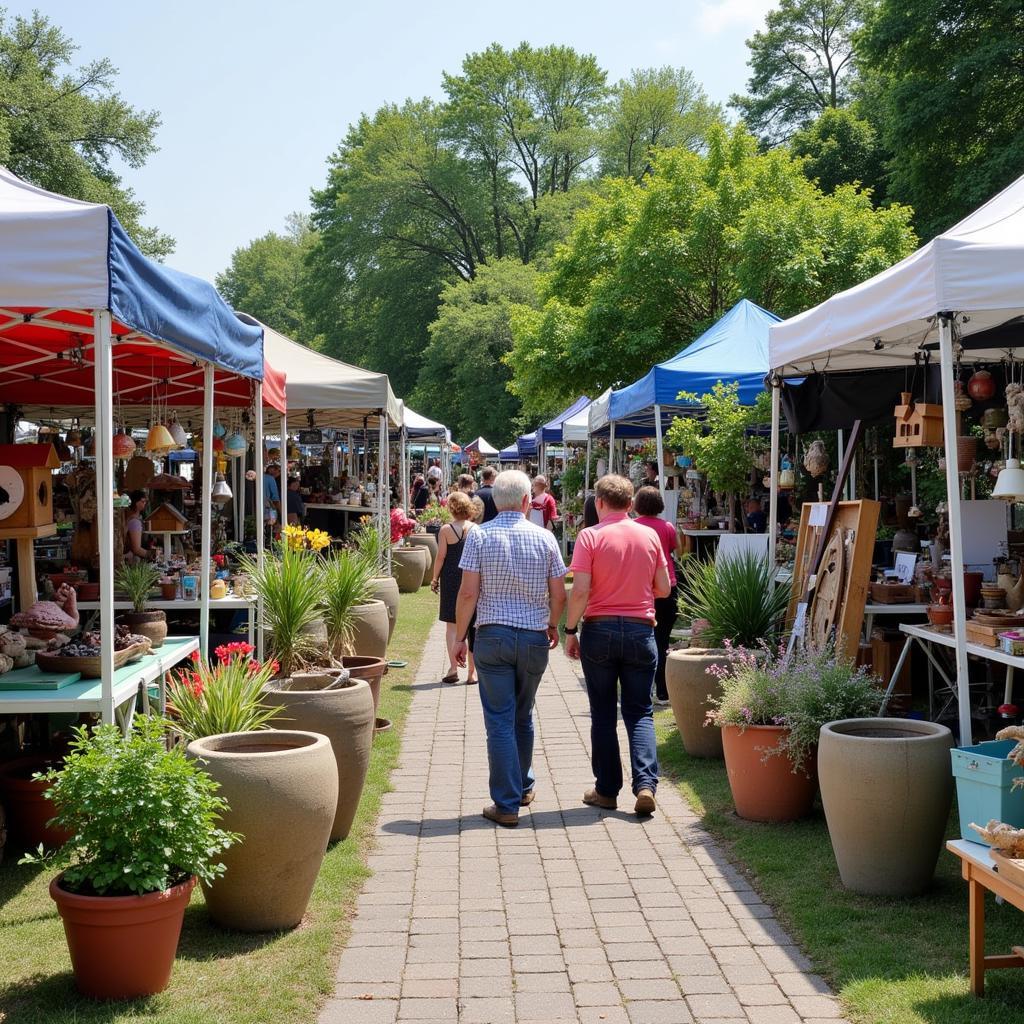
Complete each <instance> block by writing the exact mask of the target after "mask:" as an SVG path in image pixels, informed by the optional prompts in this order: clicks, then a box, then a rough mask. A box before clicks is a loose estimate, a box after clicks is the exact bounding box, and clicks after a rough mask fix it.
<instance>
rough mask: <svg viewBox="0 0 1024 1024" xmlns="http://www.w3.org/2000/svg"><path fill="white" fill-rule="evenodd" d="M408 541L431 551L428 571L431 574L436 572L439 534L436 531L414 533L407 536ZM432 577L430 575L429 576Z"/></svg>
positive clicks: (428, 577) (414, 545)
mask: <svg viewBox="0 0 1024 1024" xmlns="http://www.w3.org/2000/svg"><path fill="white" fill-rule="evenodd" d="M406 541H407V542H408V543H409V544H411V545H412V546H413V547H424V548H426V549H427V551H429V552H430V562H429V564H428V565H427V572H428V573H430V574H431V575H432V574H433V572H434V563H435V562H436V561H437V534H436V533H413V534H411V535H410V536H409V537H407V538H406ZM427 579H428V580H429V579H430V576H429V575H428V576H427Z"/></svg>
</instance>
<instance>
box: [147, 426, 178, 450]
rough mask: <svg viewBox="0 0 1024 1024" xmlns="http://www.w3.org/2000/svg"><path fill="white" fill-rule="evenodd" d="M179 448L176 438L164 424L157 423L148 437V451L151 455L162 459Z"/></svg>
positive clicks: (150, 429) (151, 428)
mask: <svg viewBox="0 0 1024 1024" xmlns="http://www.w3.org/2000/svg"><path fill="white" fill-rule="evenodd" d="M177 447H178V445H177V443H176V442H175V440H174V438H173V437H171V435H170V432H169V431H168V429H167V428H166V427H165V426H164V425H163V424H162V423H156V424H154V425H153V426H152V427H150V428H149V433H148V434H147V435H146V451H147V452H149V454H150V455H154V456H156V457H158V458H162V457H163V456H164V455H166V454H167V453H168V452H172V451H174V450H175V449H176V448H177Z"/></svg>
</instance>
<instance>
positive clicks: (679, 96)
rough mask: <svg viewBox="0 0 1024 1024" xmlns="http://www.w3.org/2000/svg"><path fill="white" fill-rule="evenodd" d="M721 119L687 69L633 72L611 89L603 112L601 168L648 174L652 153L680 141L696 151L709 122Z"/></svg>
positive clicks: (717, 107)
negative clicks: (609, 97) (609, 99)
mask: <svg viewBox="0 0 1024 1024" xmlns="http://www.w3.org/2000/svg"><path fill="white" fill-rule="evenodd" d="M724 120H725V113H724V111H723V110H722V108H721V106H720V105H719V104H717V103H712V102H711V101H710V100H709V99H708V97H707V94H706V93H705V92H704V89H703V88H702V86H701V85H700V84H699V83H698V82H697V80H696V79H695V78H694V77H693V73H692V72H690V71H687V70H686V68H678V69H676V68H668V67H664V68H649V69H643V70H637V71H634V72H633V73H632V74H631V75H630V77H629V78H628V79H623V80H622V81H620V82H619V83H618V84H617V85H615V87H614V88H613V89H612V98H611V101H610V102H609V103H608V105H607V109H606V111H605V116H604V131H603V137H602V140H601V173H602V174H606V175H615V176H621V177H627V178H638V179H639V178H642V177H644V176H645V175H647V174H650V172H651V168H652V164H651V158H652V155H653V154H654V153H655V152H656V151H657V150H659V149H667V148H670V147H673V146H682V147H684V148H686V149H693V150H699V149H700V148H701V147H702V146H703V145H704V142H705V140H706V138H707V133H708V129H709V128H710V127H711V125H713V124H717V123H720V122H722V121H724Z"/></svg>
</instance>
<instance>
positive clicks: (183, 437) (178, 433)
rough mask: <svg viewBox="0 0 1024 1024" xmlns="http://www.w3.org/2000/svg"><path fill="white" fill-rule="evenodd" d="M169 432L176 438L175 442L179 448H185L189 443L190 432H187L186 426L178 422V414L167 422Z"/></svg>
mask: <svg viewBox="0 0 1024 1024" xmlns="http://www.w3.org/2000/svg"><path fill="white" fill-rule="evenodd" d="M167 433H168V434H170V435H171V437H173V438H174V443H175V444H176V445H177V446H178V447H179V448H184V447H185V446H186V445H187V444H188V434H186V433H185V428H184V427H183V426H182V425H181V424H180V423H179V422H178V417H177V416H172V417H171V422H170V423H168V424H167Z"/></svg>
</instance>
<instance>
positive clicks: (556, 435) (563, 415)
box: [536, 395, 590, 444]
mask: <svg viewBox="0 0 1024 1024" xmlns="http://www.w3.org/2000/svg"><path fill="white" fill-rule="evenodd" d="M588 405H590V399H589V398H587V396H586V395H583V396H581V397H580V398H577V399H576V401H575V402H573V403H572V405H570V406H569V407H568V408H567V409H563V410H562V411H561V412H560V413H559V414H558V415H557V416H556V417H555V418H554V419H552V420H548V422H547V423H545V424H544V426H543V427H541V428H540V429H539V430H537V431H536V437H537V440H538V441H543V442H544V443H545V444H547V442H548V441H561V440H562V424H563V423H564V422H565V421H566V420H567V419H569V418H570V417H572V416H575V415H576V413H578V412H580V411H581V410H582V409H585V408H586V407H587V406H588Z"/></svg>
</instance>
